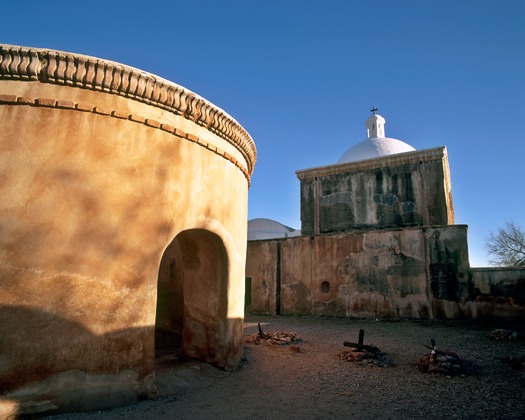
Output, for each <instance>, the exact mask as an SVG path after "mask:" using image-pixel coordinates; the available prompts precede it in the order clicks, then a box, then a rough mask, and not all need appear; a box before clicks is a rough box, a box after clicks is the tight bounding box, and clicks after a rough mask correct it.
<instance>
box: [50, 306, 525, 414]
mask: <svg viewBox="0 0 525 420" xmlns="http://www.w3.org/2000/svg"><path fill="white" fill-rule="evenodd" d="M258 323H260V324H261V327H262V328H263V331H264V332H277V331H280V332H296V333H297V334H299V336H300V337H301V339H302V341H300V342H299V343H297V344H295V345H294V346H292V345H269V344H254V343H246V344H245V345H244V353H245V359H244V360H243V363H242V364H241V366H240V369H239V370H238V371H236V372H223V371H221V370H219V369H216V368H214V367H212V366H210V365H207V364H205V363H200V362H196V361H192V360H180V359H177V358H176V357H163V358H161V359H159V360H158V362H157V370H156V377H157V388H158V393H159V395H158V398H156V399H155V400H149V401H142V402H139V403H137V404H134V405H130V406H126V407H120V408H116V409H113V410H107V411H100V412H93V413H82V414H68V415H62V416H54V417H53V418H54V419H119V418H122V419H124V418H125V419H157V418H159V419H161V418H162V419H170V418H171V419H285V418H286V419H343V418H345V419H346V418H349V417H354V418H360V419H361V418H380V419H400V418H403V419H411V418H413V419H415V418H425V419H445V418H446V419H449V418H462V419H481V418H483V419H492V418H494V419H496V418H498V419H501V418H505V419H511V418H515V419H518V418H521V419H524V418H525V371H524V370H519V369H517V368H519V367H520V365H519V364H518V365H516V366H514V367H513V366H511V365H509V364H508V363H505V362H504V361H503V360H506V359H507V358H508V357H509V356H513V357H517V358H518V360H520V359H519V358H520V357H524V356H525V341H499V340H493V339H491V332H492V331H494V329H496V328H504V329H508V328H509V327H510V328H511V329H514V330H516V325H514V326H509V325H504V324H490V325H489V324H486V323H485V324H479V323H477V324H472V323H465V322H458V321H383V320H370V319H369V320H358V319H348V318H329V317H322V318H315V317H271V316H248V317H247V318H246V320H245V336H247V337H248V336H250V335H251V334H254V333H256V332H257V331H258V327H257V324H258ZM518 327H519V326H518ZM360 329H363V330H364V331H365V336H364V343H365V344H370V345H375V346H377V347H379V348H380V349H381V351H382V352H384V353H386V355H387V356H388V358H389V359H391V361H392V362H393V363H394V365H393V366H389V367H380V366H378V365H372V364H370V365H367V366H364V365H362V364H359V363H358V362H355V361H354V362H352V361H348V360H343V359H341V357H340V354H341V353H342V352H343V351H344V350H347V351H348V350H349V347H345V346H343V342H344V341H354V342H355V341H358V335H359V330H360ZM518 332H520V333H524V332H525V331H519V330H518ZM432 338H434V339H435V340H436V344H437V348H438V349H442V350H446V349H448V350H451V351H453V352H455V353H457V354H458V355H459V356H460V357H461V359H462V360H466V361H468V362H471V363H472V366H471V369H470V370H469V371H468V372H467V374H454V375H447V374H429V373H420V372H419V371H418V369H417V362H418V361H419V360H420V358H422V357H423V356H425V355H427V354H428V353H429V350H428V349H427V348H425V347H424V344H426V345H430V339H432ZM522 366H523V365H521V367H522Z"/></svg>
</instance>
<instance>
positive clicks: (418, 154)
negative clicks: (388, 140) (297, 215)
mask: <svg viewBox="0 0 525 420" xmlns="http://www.w3.org/2000/svg"><path fill="white" fill-rule="evenodd" d="M434 160H445V161H446V162H448V156H447V148H446V147H445V146H440V147H435V148H433V149H424V150H416V151H413V152H405V153H398V154H395V155H390V156H383V157H379V158H375V159H367V160H361V161H358V162H347V163H340V164H335V165H329V166H320V167H317V168H310V169H302V170H299V171H296V172H295V173H296V175H297V177H298V178H299V179H311V178H315V177H319V176H330V175H335V174H342V173H348V172H356V171H363V170H367V169H377V168H386V167H389V166H399V165H407V164H414V163H422V162H429V161H434ZM447 165H448V163H447Z"/></svg>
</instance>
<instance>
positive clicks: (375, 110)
mask: <svg viewBox="0 0 525 420" xmlns="http://www.w3.org/2000/svg"><path fill="white" fill-rule="evenodd" d="M377 111H378V109H377V108H376V107H375V106H374V107H372V109H371V110H370V112H373V113H374V115H376V112H377Z"/></svg>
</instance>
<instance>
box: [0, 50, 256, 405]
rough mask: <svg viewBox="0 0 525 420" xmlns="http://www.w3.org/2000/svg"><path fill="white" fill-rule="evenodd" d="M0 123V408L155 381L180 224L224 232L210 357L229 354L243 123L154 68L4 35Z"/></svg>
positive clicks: (120, 392)
mask: <svg viewBox="0 0 525 420" xmlns="http://www.w3.org/2000/svg"><path fill="white" fill-rule="evenodd" d="M0 123H1V126H2V130H0V180H1V181H0V232H1V234H0V289H1V293H0V324H1V325H2V328H3V333H2V334H1V336H0V341H1V345H2V346H1V347H2V348H3V349H6V348H7V349H9V350H8V351H7V352H5V353H3V354H2V358H1V359H0V383H1V384H2V389H1V390H0V392H1V393H2V394H0V414H1V413H2V410H3V411H4V412H7V411H9V410H11V412H12V413H24V412H31V410H33V411H35V412H41V411H49V410H54V409H57V408H58V409H59V410H70V409H74V410H76V409H88V408H93V407H97V406H110V405H114V404H122V403H125V402H129V401H133V400H135V399H136V398H137V397H141V396H148V395H153V394H154V327H155V310H156V298H157V276H158V272H159V264H160V261H161V258H162V255H163V252H164V250H165V249H166V247H167V246H168V245H169V244H170V243H171V242H172V240H173V239H174V238H175V237H176V236H177V235H178V234H180V233H181V232H185V231H191V230H196V231H197V232H198V231H207V232H211V233H212V234H213V235H216V237H218V238H219V240H220V241H222V245H221V246H222V247H223V248H224V252H225V258H226V259H227V261H225V262H224V266H225V267H226V274H225V276H226V286H225V294H226V296H227V299H226V310H225V311H223V312H221V313H220V314H217V315H216V318H217V319H213V320H210V322H211V323H214V324H217V323H220V324H221V330H220V331H221V337H218V338H216V340H219V343H218V344H217V345H216V346H215V347H216V348H214V349H213V351H214V352H215V353H214V354H213V355H211V356H210V355H208V356H210V357H208V358H207V360H211V361H212V362H213V363H215V364H217V365H219V366H222V367H225V368H231V367H233V366H235V364H236V363H237V362H238V360H239V358H240V354H241V350H242V343H241V341H242V318H243V305H244V263H245V254H246V234H247V233H246V221H247V195H248V188H249V178H250V175H251V173H252V171H253V166H254V163H255V158H256V151H255V146H254V143H253V141H252V139H251V138H250V136H249V135H248V134H247V133H246V131H245V130H244V129H243V128H242V127H241V126H240V125H239V124H238V123H237V122H236V121H235V120H233V118H231V117H230V116H229V115H228V114H226V113H225V112H224V111H222V110H221V109H219V108H217V107H215V106H214V105H212V104H210V103H209V102H208V101H206V100H205V99H203V98H201V97H199V96H197V95H195V94H194V93H192V92H190V91H188V90H187V89H185V88H182V87H181V86H178V85H176V84H174V83H171V82H168V81H166V80H163V79H161V78H158V77H157V76H154V75H151V74H148V73H145V72H142V71H140V70H137V69H133V68H130V67H127V66H124V65H122V64H118V63H114V62H107V61H104V60H100V59H96V58H92V57H86V56H80V55H74V54H69V53H63V52H57V51H49V50H40V49H31V48H22V47H14V46H7V45H0ZM195 255H197V256H198V255H199V253H196V254H195ZM199 264H202V265H205V264H206V261H198V264H197V267H198V266H199ZM64 384H66V385H64ZM75 387H76V388H75ZM75 390H76V391H75ZM68 393H71V395H75V397H74V398H69V397H68V395H69V394H68ZM79 395H81V396H85V398H83V397H79ZM101 395H104V396H106V398H105V399H104V398H100V396H101ZM108 395H110V396H111V397H108ZM79 398H80V399H79ZM72 400H74V401H76V402H71V401H72ZM79 401H81V402H79ZM6 410H7V411H6Z"/></svg>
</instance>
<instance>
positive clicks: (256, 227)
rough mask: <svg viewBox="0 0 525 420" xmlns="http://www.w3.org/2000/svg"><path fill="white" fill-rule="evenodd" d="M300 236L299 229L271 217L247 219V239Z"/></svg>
mask: <svg viewBox="0 0 525 420" xmlns="http://www.w3.org/2000/svg"><path fill="white" fill-rule="evenodd" d="M292 236H301V231H300V230H294V229H292V228H291V227H288V226H285V225H283V224H281V223H279V222H276V221H275V220H271V219H252V220H248V240H249V241H256V240H261V239H277V238H290V237H292Z"/></svg>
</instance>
